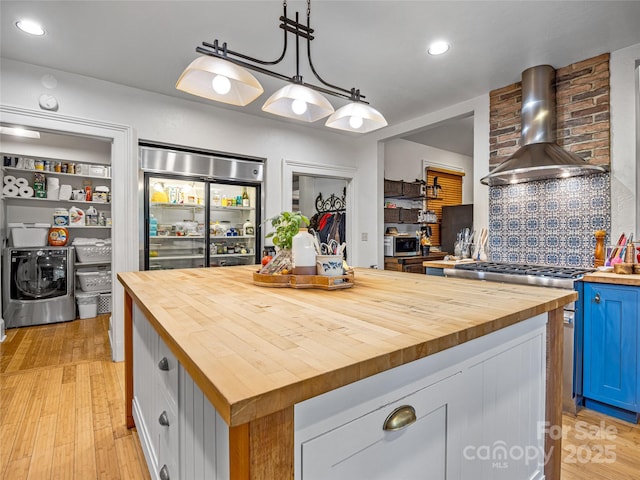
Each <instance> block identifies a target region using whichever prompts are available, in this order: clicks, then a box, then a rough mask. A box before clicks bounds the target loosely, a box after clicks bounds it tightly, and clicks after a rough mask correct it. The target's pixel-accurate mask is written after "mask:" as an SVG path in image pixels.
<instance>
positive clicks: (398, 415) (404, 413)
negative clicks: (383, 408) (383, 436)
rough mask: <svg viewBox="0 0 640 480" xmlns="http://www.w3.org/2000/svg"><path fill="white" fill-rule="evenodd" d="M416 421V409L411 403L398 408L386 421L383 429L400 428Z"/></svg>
mask: <svg viewBox="0 0 640 480" xmlns="http://www.w3.org/2000/svg"><path fill="white" fill-rule="evenodd" d="M415 421H416V409H415V408H413V407H412V406H410V405H403V406H402V407H398V408H396V409H395V410H394V411H393V412H391V413H390V414H389V416H388V417H387V419H386V420H385V421H384V426H383V427H382V429H383V430H389V431H394V430H400V429H403V428H405V427H408V426H409V425H411V424H412V423H413V422H415Z"/></svg>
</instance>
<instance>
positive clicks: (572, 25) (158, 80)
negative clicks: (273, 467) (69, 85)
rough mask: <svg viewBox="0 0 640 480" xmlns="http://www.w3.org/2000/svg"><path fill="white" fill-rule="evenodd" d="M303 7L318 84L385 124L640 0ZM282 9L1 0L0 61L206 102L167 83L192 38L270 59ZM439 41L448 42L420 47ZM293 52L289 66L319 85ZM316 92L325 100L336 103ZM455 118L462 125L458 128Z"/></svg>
mask: <svg viewBox="0 0 640 480" xmlns="http://www.w3.org/2000/svg"><path fill="white" fill-rule="evenodd" d="M311 9H312V10H311V26H312V27H313V28H315V30H316V31H315V40H314V41H313V43H312V59H313V62H314V66H315V67H316V69H317V71H318V72H319V73H320V75H321V76H322V77H323V78H324V79H325V80H326V81H328V82H330V83H333V84H336V85H339V86H341V87H345V88H351V87H357V88H359V89H360V90H361V91H362V93H363V94H364V95H366V97H367V100H368V101H370V103H371V105H372V106H373V107H374V108H376V109H377V110H379V111H380V112H381V113H382V114H383V115H384V116H385V117H386V119H387V121H388V122H389V124H390V125H394V124H398V123H400V122H403V121H406V120H410V119H413V118H416V117H420V116H422V115H424V114H426V113H429V112H432V111H436V110H439V109H441V108H444V107H446V106H449V105H452V104H455V103H459V102H461V101H465V100H468V99H470V98H474V97H477V96H479V95H484V94H486V93H487V92H489V91H490V90H492V89H495V88H499V87H502V86H504V85H508V84H510V83H513V82H517V81H519V80H520V74H521V72H522V71H523V70H524V69H526V68H528V67H531V66H534V65H539V64H551V65H552V66H554V67H556V68H558V67H562V66H566V65H569V64H571V63H574V62H577V61H580V60H583V59H586V58H590V57H592V56H596V55H599V54H601V53H604V52H610V51H614V50H618V49H620V48H623V47H626V46H628V45H633V44H636V43H640V28H638V25H640V1H626V2H620V1H598V2H585V1H553V2H546V1H496V2H485V1H468V2H464V1H364V0H362V1H345V0H343V1H329V0H314V1H313V2H312V5H311ZM296 11H299V12H300V15H301V18H304V16H305V14H306V2H303V1H299V0H295V1H291V0H289V1H288V16H289V17H290V18H291V17H293V16H294V15H295V12H296ZM281 14H282V4H281V2H279V1H273V0H262V1H244V0H234V1H207V2H205V1H179V0H172V1H153V0H146V1H54V0H51V1H23V0H20V1H11V0H2V2H0V19H1V20H0V21H1V23H0V30H1V36H0V42H1V56H2V57H3V58H9V59H14V60H18V61H23V62H27V63H32V64H36V65H41V66H45V67H50V68H54V69H58V70H63V71H67V72H73V73H77V74H81V75H85V76H89V77H94V78H99V79H102V80H107V81H110V82H115V83H119V84H123V85H128V86H131V87H136V88H140V89H145V90H150V91H153V92H157V93H161V94H165V95H171V96H175V97H179V98H183V99H188V100H191V101H196V102H204V103H210V104H212V103H213V102H211V101H208V100H204V99H199V98H198V97H194V96H191V95H188V94H185V93H182V92H179V91H177V90H176V89H175V82H176V80H177V78H178V77H179V75H180V73H181V72H182V71H183V70H184V68H185V67H186V66H187V65H188V64H189V63H190V62H191V61H192V60H193V59H194V58H196V56H197V55H196V53H195V48H196V46H198V45H200V43H201V42H202V41H209V42H212V41H213V40H214V39H215V38H217V39H219V40H220V41H226V42H227V43H228V45H229V48H230V49H232V50H235V51H238V52H242V53H245V54H247V55H251V56H253V57H257V58H262V59H266V60H270V59H274V58H275V57H277V56H278V55H279V54H280V52H281V49H282V33H281V32H282V31H281V30H280V29H279V28H278V24H279V20H278V18H279V16H280V15H281ZM24 17H27V18H31V19H34V20H38V21H40V22H42V23H43V25H44V28H45V30H46V32H47V34H46V35H45V36H43V37H30V36H27V35H25V34H24V33H22V32H20V31H19V30H18V29H17V28H15V26H14V24H15V22H16V21H17V20H18V19H19V18H24ZM437 39H446V40H447V41H448V42H449V43H451V45H452V48H451V50H450V51H449V52H448V53H447V54H445V55H443V56H440V57H433V56H430V55H427V54H426V53H425V50H426V48H427V46H428V45H429V43H431V42H432V41H434V40H437ZM304 55H305V52H304V50H303V51H302V53H301V57H302V58H301V73H302V75H303V77H304V78H305V80H306V81H310V82H311V83H318V82H316V81H315V79H313V77H312V75H311V74H310V73H309V72H308V69H307V66H306V65H307V64H306V60H305V59H304ZM294 59H295V56H294V55H293V50H292V51H290V52H289V54H288V56H287V59H286V62H285V63H284V64H281V65H278V66H276V67H273V69H274V70H277V71H279V72H281V73H284V74H286V75H287V76H290V75H293V74H294V71H295V68H294ZM256 76H257V78H258V79H259V81H260V82H261V83H262V85H263V87H264V88H265V93H264V94H263V95H262V96H261V97H260V98H259V99H258V100H256V101H255V102H254V103H253V104H251V105H249V106H248V107H244V111H246V112H248V113H252V114H255V115H262V116H268V117H269V118H272V119H276V120H281V117H273V116H271V115H269V114H266V113H263V112H262V111H261V110H260V107H261V106H262V103H264V101H265V100H266V98H267V97H268V95H270V94H271V93H272V92H274V91H275V90H276V89H278V88H279V87H281V86H282V85H283V83H282V82H281V81H278V80H275V79H273V78H270V77H266V76H264V75H260V74H256ZM328 98H329V100H330V101H331V103H332V104H333V105H334V107H336V108H338V107H340V106H342V105H343V104H345V103H346V101H343V100H341V99H337V98H335V97H328ZM215 105H216V106H219V107H222V108H228V109H239V108H241V107H233V106H227V105H224V104H219V103H215ZM283 121H286V120H283ZM466 122H467V123H466V127H465V120H464V119H463V120H462V124H461V128H463V129H464V128H466V129H467V130H466V131H467V132H468V128H469V125H468V120H466ZM323 123H324V122H323V121H319V122H316V123H315V124H311V125H310V127H311V128H323ZM458 123H459V122H458ZM438 128H441V127H440V126H438ZM347 135H353V134H347ZM416 135H417V134H416ZM425 135H428V138H430V139H429V140H419V139H420V138H422V137H420V136H415V135H414V136H413V138H414V141H416V140H419V141H420V142H421V143H423V142H425V141H430V142H434V141H435V142H437V141H444V134H443V133H442V132H440V133H438V130H435V131H431V132H428V133H426V134H425ZM429 144H431V145H433V146H437V147H438V148H443V147H442V146H438V145H434V144H433V143H429ZM446 149H451V147H447V148H446Z"/></svg>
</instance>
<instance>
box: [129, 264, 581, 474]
mask: <svg viewBox="0 0 640 480" xmlns="http://www.w3.org/2000/svg"><path fill="white" fill-rule="evenodd" d="M251 271H252V267H233V268H224V269H191V270H188V271H187V270H176V271H162V272H130V273H123V274H120V275H119V277H120V280H121V282H122V283H123V285H124V286H125V291H126V292H127V296H126V298H127V299H128V301H127V304H126V307H127V308H126V310H127V311H128V314H127V318H128V321H127V328H126V331H127V336H126V338H127V343H126V351H127V397H128V402H127V412H128V424H129V426H133V425H134V423H135V425H136V426H137V427H138V430H139V433H140V437H141V440H142V442H143V449H144V450H145V455H146V457H147V462H148V464H149V468H150V471H151V472H152V476H154V477H155V478H163V479H166V478H173V479H175V478H183V479H188V478H214V479H227V478H232V479H249V478H251V479H275V478H278V479H280V478H296V479H305V480H309V479H320V478H327V479H342V478H344V479H353V478H363V479H364V478H367V479H369V478H372V479H376V478H379V479H388V478H407V479H412V478H424V475H427V474H428V478H456V479H458V478H464V479H466V478H473V479H478V478H487V479H499V478H505V479H507V478H508V479H513V478H539V479H541V478H545V477H544V475H545V474H546V478H548V479H553V478H559V473H560V472H559V459H560V457H559V455H560V448H559V442H556V441H554V439H551V438H549V437H548V436H547V437H545V435H544V422H545V421H548V422H550V424H552V425H558V424H560V421H561V418H560V391H559V388H560V385H561V382H560V381H559V378H560V369H561V365H559V362H560V361H561V356H560V355H559V354H560V353H561V352H560V351H559V347H558V344H559V345H561V341H560V342H558V336H559V335H561V333H562V315H561V309H562V306H563V305H564V304H565V303H568V302H570V301H572V300H573V299H574V298H575V293H573V292H568V291H563V290H553V289H543V288H538V287H526V286H515V285H501V284H485V283H484V282H473V281H465V280H457V279H442V278H431V277H428V276H424V277H422V276H407V275H404V274H402V273H395V272H381V271H372V270H356V277H355V278H356V285H355V286H354V287H353V288H350V289H346V290H341V291H333V292H328V291H321V290H293V289H277V288H263V287H257V286H254V285H253V284H252V281H251ZM407 277H410V278H407ZM222 287H224V288H222ZM560 340H561V338H560ZM548 346H549V347H550V348H548ZM163 359H166V364H165V361H164V360H163ZM385 425H387V429H386V430H385ZM393 428H397V429H396V430H393ZM545 452H547V453H546V455H547V456H548V458H549V462H547V464H546V466H545V461H544V460H545V458H546V457H545Z"/></svg>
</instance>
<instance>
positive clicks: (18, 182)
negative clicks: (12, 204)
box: [16, 177, 29, 187]
mask: <svg viewBox="0 0 640 480" xmlns="http://www.w3.org/2000/svg"><path fill="white" fill-rule="evenodd" d="M16 185H17V186H19V187H28V186H29V181H28V180H27V179H26V178H22V177H18V178H16Z"/></svg>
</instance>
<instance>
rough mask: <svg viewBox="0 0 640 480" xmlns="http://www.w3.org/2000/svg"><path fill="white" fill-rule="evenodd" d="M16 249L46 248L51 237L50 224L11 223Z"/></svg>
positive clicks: (12, 239)
mask: <svg viewBox="0 0 640 480" xmlns="http://www.w3.org/2000/svg"><path fill="white" fill-rule="evenodd" d="M7 227H9V228H10V229H11V241H12V243H13V246H14V247H44V246H46V245H47V238H48V236H49V227H51V224H49V223H9V224H8V225H7Z"/></svg>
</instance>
